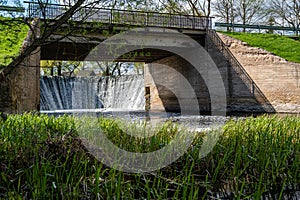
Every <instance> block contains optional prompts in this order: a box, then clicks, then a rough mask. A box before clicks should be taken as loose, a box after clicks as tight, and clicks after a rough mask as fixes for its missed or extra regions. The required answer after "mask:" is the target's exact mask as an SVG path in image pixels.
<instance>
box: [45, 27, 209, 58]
mask: <svg viewBox="0 0 300 200" xmlns="http://www.w3.org/2000/svg"><path fill="white" fill-rule="evenodd" d="M179 31H180V33H183V34H184V35H186V36H188V37H190V38H192V39H194V40H195V41H197V42H198V43H199V44H200V45H201V46H205V36H206V32H205V31H199V30H198V31H192V30H189V31H187V30H185V31H182V30H179ZM178 33H179V32H178ZM178 33H177V34H174V35H173V36H172V34H170V33H162V32H155V31H153V33H151V36H150V37H149V35H148V36H147V37H148V38H147V39H148V40H152V41H154V42H153V45H151V46H149V45H148V46H147V47H145V48H144V47H143V45H140V48H138V49H136V47H134V48H135V50H133V51H129V52H127V53H126V54H124V55H121V56H118V57H115V56H114V55H113V54H111V53H110V52H108V51H101V52H100V53H99V54H98V55H97V56H96V57H95V56H94V57H91V56H88V55H89V54H90V52H91V51H92V50H93V49H94V48H95V47H97V46H98V45H99V44H101V43H102V42H105V41H106V39H108V38H109V37H106V36H103V35H102V34H101V33H98V34H97V33H93V34H89V35H85V36H79V35H78V36H76V35H75V36H70V37H66V38H63V39H59V38H60V37H61V36H60V35H52V36H51V38H50V39H49V41H48V42H47V43H46V44H44V45H42V46H41V60H65V61H116V62H146V63H149V62H153V61H157V60H160V59H163V58H166V57H170V56H172V55H174V54H173V53H171V52H169V51H166V50H163V48H171V49H174V48H176V49H181V51H185V48H188V47H187V46H186V45H185V44H184V40H185V39H184V38H178ZM166 39H167V40H168V44H164V43H161V42H160V41H163V40H166ZM128 40H129V41H128ZM135 40H136V38H135V37H134V35H133V36H130V37H129V39H128V38H127V39H126V42H127V43H130V44H131V43H136V41H135ZM172 40H173V41H172ZM112 43H113V45H116V46H118V45H119V44H118V43H120V44H122V42H120V41H116V42H114V41H113V42H112ZM130 44H129V45H127V47H129V48H132V46H130Z"/></svg>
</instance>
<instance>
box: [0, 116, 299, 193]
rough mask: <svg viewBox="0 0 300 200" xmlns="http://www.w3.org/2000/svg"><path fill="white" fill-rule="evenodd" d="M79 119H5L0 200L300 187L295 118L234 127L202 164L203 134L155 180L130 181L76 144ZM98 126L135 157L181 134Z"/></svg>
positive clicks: (172, 129)
mask: <svg viewBox="0 0 300 200" xmlns="http://www.w3.org/2000/svg"><path fill="white" fill-rule="evenodd" d="M77 120H78V119H76V118H72V117H66V116H65V117H58V118H54V117H48V116H46V115H32V114H24V115H11V116H9V117H8V119H7V120H6V121H4V120H1V118H0V198H14V199H23V198H25V199H31V198H32V199H54V198H55V199H97V198H99V199H119V198H124V199H134V198H135V199H142V198H144V199H167V198H170V199H171V198H172V199H201V198H210V197H211V196H213V195H214V196H216V194H218V193H219V194H222V193H223V194H225V196H226V195H229V194H228V191H230V192H232V193H231V195H232V196H231V198H235V199H239V198H242V199H243V198H253V199H259V198H260V197H261V196H262V195H264V194H269V192H270V194H273V195H274V196H273V198H274V199H280V197H281V196H282V195H285V194H284V193H285V192H286V190H285V189H286V188H287V187H291V186H293V185H294V184H297V187H299V183H300V119H299V118H297V117H277V116H261V117H257V118H252V117H250V118H246V119H244V120H242V119H240V120H238V121H233V120H232V121H229V122H227V124H226V125H225V127H224V128H223V133H222V135H221V137H220V138H219V140H218V143H217V145H216V146H215V147H214V149H213V151H212V152H211V153H209V154H208V155H207V156H206V157H204V158H202V159H199V157H198V155H199V149H200V147H201V144H202V141H203V137H204V135H205V134H203V133H198V134H199V135H198V137H197V139H195V141H194V143H193V145H192V146H191V147H190V148H189V150H188V152H186V153H185V155H184V156H182V157H181V158H180V159H179V160H177V161H176V162H175V163H173V164H172V165H170V166H167V167H165V168H163V169H161V170H159V171H156V172H153V173H149V174H128V173H124V172H121V171H117V170H114V169H111V168H108V167H105V166H104V165H103V164H101V163H100V162H98V161H97V160H96V159H94V158H93V156H91V155H90V154H89V153H87V152H86V150H85V148H84V147H83V145H82V143H81V140H79V139H78V130H79V129H78V128H79V127H78V121H77ZM86 122H88V121H85V123H86ZM97 123H98V124H99V127H101V128H102V130H103V132H104V133H105V134H106V135H107V136H108V137H109V138H110V139H111V141H112V142H113V143H114V144H116V145H118V146H120V147H122V148H124V149H128V150H130V151H133V152H143V151H144V150H147V151H153V150H155V149H158V148H161V147H162V146H164V145H166V144H167V143H168V142H169V141H170V140H172V139H173V138H174V136H175V135H176V133H177V132H178V131H179V129H178V127H177V126H176V125H174V124H172V123H166V124H164V125H162V126H161V127H160V128H158V129H157V132H156V133H157V134H156V135H155V136H153V137H151V138H150V139H136V138H133V137H130V136H126V135H125V133H124V131H123V129H121V128H120V127H122V126H123V125H124V123H123V125H122V126H121V125H120V123H119V122H118V120H112V119H104V118H99V121H98V122H97ZM143 127H144V126H141V127H139V128H143ZM298 189H299V188H298ZM226 192H227V193H226Z"/></svg>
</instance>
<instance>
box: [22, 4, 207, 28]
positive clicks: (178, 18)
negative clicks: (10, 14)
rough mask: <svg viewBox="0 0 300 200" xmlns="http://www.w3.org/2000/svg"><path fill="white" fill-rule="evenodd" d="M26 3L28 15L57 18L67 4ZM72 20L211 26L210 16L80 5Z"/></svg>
mask: <svg viewBox="0 0 300 200" xmlns="http://www.w3.org/2000/svg"><path fill="white" fill-rule="evenodd" d="M24 3H27V4H28V12H27V14H28V17H30V18H35V17H39V18H43V19H57V18H58V17H60V16H61V15H63V13H64V12H66V10H67V9H69V6H67V5H60V4H39V3H36V2H24ZM71 20H73V21H84V22H100V23H105V24H117V25H132V26H146V27H149V26H150V27H164V28H181V29H195V30H206V29H211V28H212V20H211V18H210V17H197V16H192V15H176V14H168V13H158V12H141V11H129V10H116V9H102V8H94V7H93V8H91V7H85V6H83V7H81V8H80V9H79V10H78V11H77V12H76V13H75V14H74V15H73V16H72V18H71Z"/></svg>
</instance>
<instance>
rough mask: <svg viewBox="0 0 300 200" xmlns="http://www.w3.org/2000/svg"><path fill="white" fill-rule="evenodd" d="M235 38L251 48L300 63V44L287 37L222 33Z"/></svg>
mask: <svg viewBox="0 0 300 200" xmlns="http://www.w3.org/2000/svg"><path fill="white" fill-rule="evenodd" d="M222 33H224V34H226V35H229V36H231V37H233V38H236V39H239V40H242V41H244V42H246V43H248V44H249V45H250V46H253V47H259V48H262V49H265V50H267V51H269V52H271V53H274V54H275V55H277V56H279V57H282V58H284V59H286V60H288V61H291V62H297V63H300V57H299V53H298V52H299V51H300V45H299V44H300V43H299V41H297V40H294V39H291V38H289V37H287V36H281V35H276V34H260V33H240V32H222Z"/></svg>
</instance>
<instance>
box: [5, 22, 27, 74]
mask: <svg viewBox="0 0 300 200" xmlns="http://www.w3.org/2000/svg"><path fill="white" fill-rule="evenodd" d="M28 29H29V28H28V26H27V25H25V24H24V23H19V22H16V21H11V20H10V19H7V18H4V17H0V69H1V68H2V67H4V66H7V65H8V64H9V63H10V62H11V61H12V60H13V58H14V57H16V56H17V55H18V54H19V53H20V48H21V46H22V43H23V41H24V39H25V37H26V35H27V32H28Z"/></svg>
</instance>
